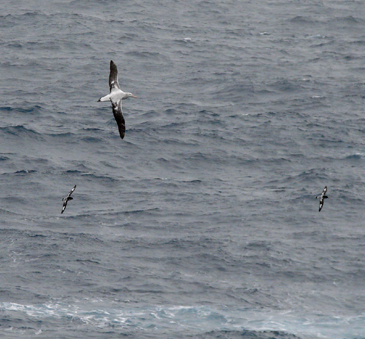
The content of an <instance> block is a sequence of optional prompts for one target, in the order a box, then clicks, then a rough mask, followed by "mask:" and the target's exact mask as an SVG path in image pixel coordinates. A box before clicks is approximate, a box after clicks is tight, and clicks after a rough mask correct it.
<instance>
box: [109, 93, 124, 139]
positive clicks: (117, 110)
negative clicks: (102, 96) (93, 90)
mask: <svg viewBox="0 0 365 339" xmlns="http://www.w3.org/2000/svg"><path fill="white" fill-rule="evenodd" d="M110 102H111V104H112V108H113V114H114V119H115V121H116V122H117V125H118V129H119V135H120V137H121V138H122V139H123V138H124V135H125V120H124V117H123V113H122V100H120V101H119V102H118V103H117V104H115V103H113V101H111V100H110Z"/></svg>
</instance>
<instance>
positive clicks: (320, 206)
mask: <svg viewBox="0 0 365 339" xmlns="http://www.w3.org/2000/svg"><path fill="white" fill-rule="evenodd" d="M326 193H327V186H324V188H323V192H322V193H321V194H319V195H317V196H316V198H317V199H319V212H321V209H322V207H323V204H324V199H327V198H328V197H327V195H326Z"/></svg>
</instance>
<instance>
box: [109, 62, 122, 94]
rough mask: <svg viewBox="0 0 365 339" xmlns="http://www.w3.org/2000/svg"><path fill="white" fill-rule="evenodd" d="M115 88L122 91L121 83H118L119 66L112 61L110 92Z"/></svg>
mask: <svg viewBox="0 0 365 339" xmlns="http://www.w3.org/2000/svg"><path fill="white" fill-rule="evenodd" d="M115 87H117V88H119V89H120V87H119V83H118V69H117V65H116V64H115V63H114V62H113V60H110V74H109V89H110V92H111V91H112V89H113V88H115Z"/></svg>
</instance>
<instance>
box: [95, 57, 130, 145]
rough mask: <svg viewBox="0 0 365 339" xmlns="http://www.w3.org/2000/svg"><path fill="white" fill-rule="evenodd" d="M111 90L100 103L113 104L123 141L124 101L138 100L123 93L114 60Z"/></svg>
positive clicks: (111, 72)
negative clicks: (129, 99) (108, 102)
mask: <svg viewBox="0 0 365 339" xmlns="http://www.w3.org/2000/svg"><path fill="white" fill-rule="evenodd" d="M109 89H110V93H109V94H108V95H106V96H104V97H101V98H100V99H99V100H98V101H109V100H110V102H111V104H112V109H113V114H114V118H115V121H116V122H117V124H118V129H119V135H120V137H121V138H122V139H123V138H124V135H125V120H124V117H123V113H122V100H124V99H128V98H130V97H132V98H136V97H135V96H134V95H133V94H132V93H129V92H123V91H122V90H121V89H120V87H119V83H118V69H117V66H116V65H115V63H114V62H113V60H110V74H109Z"/></svg>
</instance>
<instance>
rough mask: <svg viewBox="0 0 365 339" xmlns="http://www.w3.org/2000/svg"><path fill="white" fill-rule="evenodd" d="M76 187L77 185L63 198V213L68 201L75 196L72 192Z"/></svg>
mask: <svg viewBox="0 0 365 339" xmlns="http://www.w3.org/2000/svg"><path fill="white" fill-rule="evenodd" d="M75 189H76V185H75V186H74V187H73V188H72V190H71V191H70V193H69V194H67V196H66V197H65V198H63V199H62V201H63V206H62V211H61V214H62V213H63V212H64V211H65V209H66V206H67V202H68V201H69V200H72V199H73V198H72V197H71V194H72V193H73V192H74V190H75Z"/></svg>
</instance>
